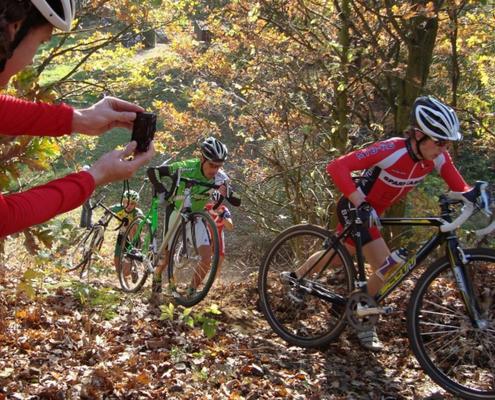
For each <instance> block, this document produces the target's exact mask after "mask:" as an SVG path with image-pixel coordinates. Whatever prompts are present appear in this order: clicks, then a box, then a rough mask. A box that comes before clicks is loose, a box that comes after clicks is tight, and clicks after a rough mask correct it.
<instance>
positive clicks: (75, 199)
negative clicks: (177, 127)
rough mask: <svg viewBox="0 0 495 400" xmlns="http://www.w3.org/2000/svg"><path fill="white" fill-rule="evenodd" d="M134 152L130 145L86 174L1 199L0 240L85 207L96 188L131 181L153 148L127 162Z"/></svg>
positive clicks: (97, 163)
mask: <svg viewBox="0 0 495 400" xmlns="http://www.w3.org/2000/svg"><path fill="white" fill-rule="evenodd" d="M135 148H136V142H131V143H129V144H128V145H127V147H126V148H125V149H124V150H113V151H111V152H109V153H107V154H104V155H103V156H102V157H101V158H100V159H99V160H98V161H96V162H95V163H94V164H93V166H91V168H90V169H89V170H88V171H82V172H78V173H74V174H70V175H68V176H66V177H65V178H61V179H57V180H54V181H52V182H49V183H47V184H46V185H41V186H37V187H35V188H33V189H30V190H28V191H26V192H22V193H16V194H11V195H8V196H2V195H0V237H3V236H7V235H10V234H12V233H15V232H19V231H22V230H24V229H26V228H28V227H30V226H33V225H37V224H41V223H43V222H46V221H48V220H49V219H51V218H53V217H54V216H56V215H58V214H61V213H64V212H67V211H69V210H72V209H74V208H76V207H78V206H80V205H81V204H82V203H84V202H85V201H86V200H87V199H88V198H89V196H90V195H91V194H92V192H93V190H94V188H95V186H99V185H104V184H106V183H109V182H114V181H119V180H123V179H126V178H129V177H131V176H132V175H133V174H134V173H135V172H136V171H137V169H138V168H140V167H141V166H143V165H144V164H146V163H148V162H149V161H150V159H151V158H152V157H153V155H154V147H153V145H151V146H150V149H149V150H148V151H147V152H146V153H139V154H138V155H136V156H135V157H134V158H133V159H128V156H129V155H131V154H132V153H133V152H134V150H135Z"/></svg>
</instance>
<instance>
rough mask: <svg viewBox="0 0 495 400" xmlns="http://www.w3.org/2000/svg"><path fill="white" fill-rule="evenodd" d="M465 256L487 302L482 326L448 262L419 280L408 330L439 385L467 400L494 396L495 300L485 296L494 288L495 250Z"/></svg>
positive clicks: (476, 290) (477, 289)
mask: <svg viewBox="0 0 495 400" xmlns="http://www.w3.org/2000/svg"><path fill="white" fill-rule="evenodd" d="M466 253H467V254H469V259H470V264H469V279H470V283H471V285H472V287H473V292H474V294H475V296H477V302H478V303H480V304H482V305H484V304H488V306H486V305H485V306H484V308H482V315H483V318H486V319H484V320H483V321H481V322H482V323H481V324H479V326H480V327H478V324H475V323H474V322H472V320H471V318H470V316H469V315H470V314H469V313H468V311H467V307H466V305H465V301H464V297H463V295H462V294H461V292H460V290H458V288H457V284H456V280H455V279H454V277H453V274H452V270H451V268H450V266H449V265H448V264H447V262H446V261H444V262H443V263H437V264H435V265H434V266H432V267H430V268H429V269H428V270H426V271H425V273H424V274H423V276H422V277H421V279H420V280H419V282H418V285H417V287H416V288H415V290H414V292H413V294H412V296H411V303H410V308H409V310H408V332H409V337H410V341H411V345H412V348H413V351H414V353H415V355H416V357H417V359H418V361H419V362H420V364H421V366H422V367H423V368H424V369H425V371H426V372H427V373H428V375H430V376H431V377H432V378H433V380H435V381H436V382H437V383H438V384H439V385H441V386H442V387H444V388H445V389H446V390H448V391H451V392H452V393H456V394H458V395H461V396H462V397H466V398H472V399H489V398H495V379H494V376H495V332H494V328H493V320H494V317H495V314H494V309H493V306H490V305H491V304H492V303H493V301H492V299H490V298H489V299H488V300H487V301H486V303H482V299H481V297H480V296H481V294H483V293H491V292H490V290H493V289H494V288H495V251H493V250H489V249H476V250H466ZM487 288H488V289H489V290H488V291H487V290H486V289H487Z"/></svg>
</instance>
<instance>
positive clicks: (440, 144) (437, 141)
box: [416, 129, 450, 147]
mask: <svg viewBox="0 0 495 400" xmlns="http://www.w3.org/2000/svg"><path fill="white" fill-rule="evenodd" d="M416 132H420V133H422V134H423V135H425V136H426V137H427V138H428V139H430V140H431V141H432V142H433V143H435V145H436V146H438V147H446V146H448V145H449V143H450V140H444V139H437V138H436V137H433V136H428V135H427V134H426V133H424V132H423V131H421V130H419V129H416Z"/></svg>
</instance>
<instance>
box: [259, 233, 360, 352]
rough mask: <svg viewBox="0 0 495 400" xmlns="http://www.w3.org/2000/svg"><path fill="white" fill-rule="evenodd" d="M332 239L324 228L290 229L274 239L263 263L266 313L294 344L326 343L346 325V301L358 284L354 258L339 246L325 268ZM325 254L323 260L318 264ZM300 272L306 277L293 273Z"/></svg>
mask: <svg viewBox="0 0 495 400" xmlns="http://www.w3.org/2000/svg"><path fill="white" fill-rule="evenodd" d="M327 238H328V233H327V232H326V231H324V230H323V229H321V228H319V227H313V226H311V225H309V226H300V227H294V228H290V229H288V230H287V231H284V232H282V233H281V234H280V235H279V237H277V238H276V239H275V240H274V241H273V243H272V246H271V248H270V249H269V251H268V252H267V254H266V255H265V257H264V259H263V262H262V265H261V267H260V272H259V281H258V288H259V293H260V297H261V307H262V309H263V312H264V314H265V316H266V318H267V320H268V322H269V323H270V325H271V327H272V328H273V329H274V331H275V332H276V333H277V334H279V335H280V336H281V337H282V338H284V339H285V340H286V341H288V342H289V343H291V344H295V345H298V346H304V347H318V346H323V345H325V344H327V343H329V342H330V341H331V340H334V339H335V338H336V337H338V335H339V334H340V332H341V331H342V329H343V328H344V326H345V319H344V311H345V300H344V299H345V298H346V297H347V295H348V293H349V292H350V291H351V289H352V285H353V270H352V268H353V266H352V261H350V257H349V256H348V253H347V252H346V250H345V249H344V248H343V247H338V254H337V255H336V257H335V260H334V263H335V265H332V266H330V267H328V268H323V267H324V266H325V263H326V262H327V261H328V259H329V254H330V253H329V254H325V245H324V244H325V242H326V240H327ZM323 254H325V255H324V258H323V261H322V262H321V263H320V264H316V263H317V262H318V260H319V259H320V257H321V256H322V255H323ZM313 265H314V266H315V268H314V270H312V269H311V266H313ZM296 271H297V272H298V275H299V276H304V278H303V279H297V277H295V276H294V275H292V274H294V273H295V272H296ZM306 271H307V273H306ZM320 272H321V273H320Z"/></svg>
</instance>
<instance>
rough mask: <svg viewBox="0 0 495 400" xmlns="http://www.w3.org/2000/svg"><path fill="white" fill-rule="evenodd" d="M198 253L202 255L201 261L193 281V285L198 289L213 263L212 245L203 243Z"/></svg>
mask: <svg viewBox="0 0 495 400" xmlns="http://www.w3.org/2000/svg"><path fill="white" fill-rule="evenodd" d="M198 253H199V256H200V258H201V259H200V260H199V263H198V265H197V267H196V269H195V271H194V275H193V278H192V282H191V287H192V288H194V289H197V288H198V286H199V285H200V284H201V282H203V279H204V278H205V276H206V274H207V273H208V271H209V270H210V265H211V247H210V245H203V246H199V247H198Z"/></svg>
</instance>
